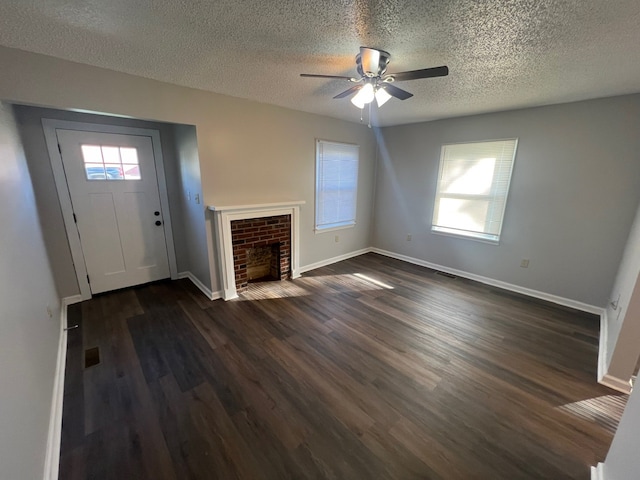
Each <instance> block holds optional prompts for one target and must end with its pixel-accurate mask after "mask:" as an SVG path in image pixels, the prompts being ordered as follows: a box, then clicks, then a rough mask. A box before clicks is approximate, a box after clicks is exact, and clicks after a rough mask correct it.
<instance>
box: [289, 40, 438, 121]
mask: <svg viewBox="0 0 640 480" xmlns="http://www.w3.org/2000/svg"><path fill="white" fill-rule="evenodd" d="M389 60H391V54H389V53H388V52H385V51H384V50H378V49H377V48H369V47H360V53H358V55H356V70H357V71H358V74H359V75H360V77H359V78H358V77H345V76H341V75H316V74H313V73H301V74H300V76H301V77H313V78H333V79H336V78H337V79H343V80H347V81H349V82H352V83H357V85H354V86H353V87H351V88H349V89H348V90H345V91H344V92H342V93H339V94H338V95H336V96H335V97H333V98H345V97H348V96H350V95H353V94H355V95H354V97H353V98H352V99H351V103H353V104H354V105H355V106H356V107H358V108H361V109H362V108H364V106H365V105H367V104H370V103H371V102H373V99H374V98H375V100H376V103H377V104H378V107H381V106H382V105H384V104H385V103H386V102H387V101H388V100H389V99H390V98H391V97H395V98H399V99H400V100H406V99H407V98H411V97H413V94H412V93H409V92H407V91H406V90H403V89H401V88H398V87H396V86H395V85H393V82H405V81H407V80H418V79H420V78H432V77H444V76H447V75H448V74H449V68H448V67H446V66H442V67H433V68H423V69H421V70H411V71H408V72H397V73H386V72H387V65H388V64H389Z"/></svg>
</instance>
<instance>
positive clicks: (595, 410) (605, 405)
mask: <svg viewBox="0 0 640 480" xmlns="http://www.w3.org/2000/svg"><path fill="white" fill-rule="evenodd" d="M628 398H629V396H628V395H624V394H616V395H603V396H601V397H594V398H587V399H584V400H579V401H577V402H573V403H566V404H564V405H560V406H559V407H556V408H557V409H558V410H560V411H563V412H567V413H570V414H571V415H574V416H576V417H580V418H583V419H584V420H588V421H590V422H596V423H598V424H600V425H602V426H603V427H605V428H606V429H607V430H609V431H610V432H611V433H615V431H616V428H618V423H619V422H620V418H621V417H622V412H624V407H625V405H626V404H627V399H628Z"/></svg>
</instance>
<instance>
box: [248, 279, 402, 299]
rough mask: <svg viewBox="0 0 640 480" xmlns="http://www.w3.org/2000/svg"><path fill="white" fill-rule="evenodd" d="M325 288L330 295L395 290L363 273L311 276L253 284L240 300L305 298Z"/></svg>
mask: <svg viewBox="0 0 640 480" xmlns="http://www.w3.org/2000/svg"><path fill="white" fill-rule="evenodd" d="M305 287H308V288H305ZM323 288H326V290H327V292H329V293H332V292H335V293H342V292H365V291H371V290H390V289H393V286H391V285H388V284H386V283H384V282H381V281H380V280H377V279H375V278H373V277H370V276H368V275H365V274H363V273H347V274H339V275H321V276H309V277H300V278H297V279H296V280H291V281H282V282H260V283H251V284H249V289H248V290H247V291H245V292H243V293H242V294H241V295H240V297H239V299H238V300H239V301H248V300H269V299H275V298H290V297H303V296H307V295H311V293H313V292H312V291H311V290H313V291H315V293H318V290H319V289H323Z"/></svg>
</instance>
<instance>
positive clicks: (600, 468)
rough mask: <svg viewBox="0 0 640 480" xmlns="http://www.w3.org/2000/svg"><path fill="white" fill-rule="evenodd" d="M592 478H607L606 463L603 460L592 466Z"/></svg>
mask: <svg viewBox="0 0 640 480" xmlns="http://www.w3.org/2000/svg"><path fill="white" fill-rule="evenodd" d="M591 480H605V478H604V464H603V463H602V462H600V463H599V464H598V465H596V466H595V467H591Z"/></svg>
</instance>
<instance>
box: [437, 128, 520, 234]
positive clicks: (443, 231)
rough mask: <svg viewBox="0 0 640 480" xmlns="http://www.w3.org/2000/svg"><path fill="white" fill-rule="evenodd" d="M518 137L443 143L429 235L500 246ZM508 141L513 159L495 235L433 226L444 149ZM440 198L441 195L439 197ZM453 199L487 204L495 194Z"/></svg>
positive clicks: (456, 195)
mask: <svg viewBox="0 0 640 480" xmlns="http://www.w3.org/2000/svg"><path fill="white" fill-rule="evenodd" d="M518 140H519V138H518V137H511V138H496V139H490V140H478V141H467V142H451V143H443V144H442V145H441V146H440V162H439V166H438V176H437V177H436V188H435V194H434V198H433V208H432V212H431V228H430V231H431V233H434V234H436V235H443V236H447V237H455V238H462V239H466V240H473V241H476V242H482V243H488V244H490V245H500V240H501V239H502V227H503V226H504V217H505V214H506V212H507V204H508V200H509V193H510V191H511V179H512V178H513V169H514V167H515V164H516V156H517V153H518ZM508 141H513V142H514V147H513V158H512V160H511V170H510V172H509V180H508V182H507V187H506V189H505V195H504V209H503V210H502V215H501V217H500V229H499V230H498V233H497V234H495V235H494V234H491V233H484V232H475V231H473V232H472V231H467V232H468V233H466V234H465V233H464V232H465V230H462V229H457V228H450V227H442V226H439V225H434V224H433V218H434V216H435V213H436V205H437V203H438V186H439V185H440V176H441V174H442V168H443V166H444V161H443V160H444V149H445V147H447V146H450V145H468V144H474V143H492V142H508ZM491 190H492V191H493V190H495V186H494V185H493V181H492V188H491ZM440 196H442V195H440ZM454 197H458V198H461V199H472V198H474V197H475V199H482V200H484V199H486V200H488V201H489V202H491V201H492V200H493V199H494V198H495V194H489V195H480V194H464V193H462V194H461V193H456V194H451V195H450V196H449V198H454Z"/></svg>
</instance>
